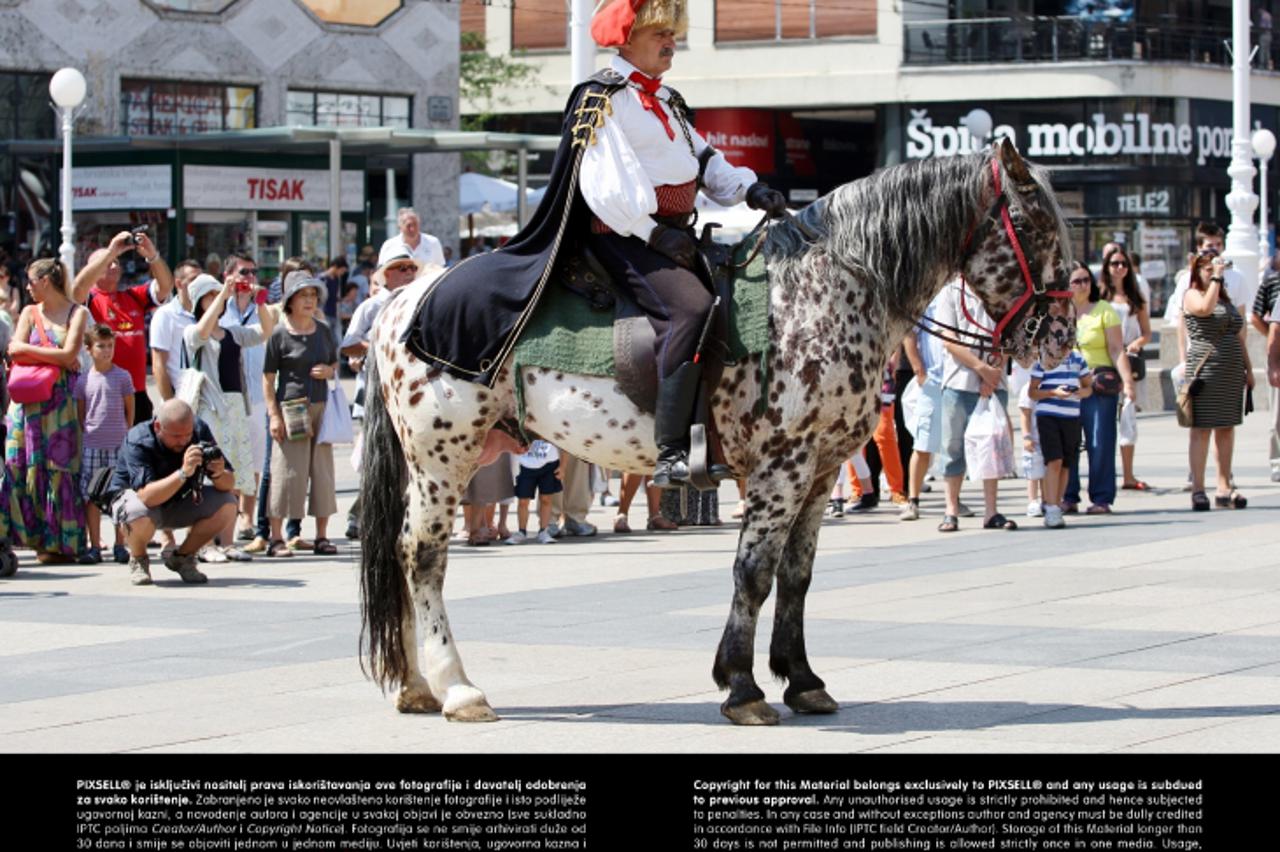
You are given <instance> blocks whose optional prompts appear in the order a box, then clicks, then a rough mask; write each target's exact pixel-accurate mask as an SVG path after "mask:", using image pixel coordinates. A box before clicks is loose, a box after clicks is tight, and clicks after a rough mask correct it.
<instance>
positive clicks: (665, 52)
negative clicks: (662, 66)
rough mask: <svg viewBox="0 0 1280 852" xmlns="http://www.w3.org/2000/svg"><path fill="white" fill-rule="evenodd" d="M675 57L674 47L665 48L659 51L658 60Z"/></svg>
mask: <svg viewBox="0 0 1280 852" xmlns="http://www.w3.org/2000/svg"><path fill="white" fill-rule="evenodd" d="M675 55H676V49H675V48H674V47H664V48H662V49H661V50H659V51H658V58H660V59H669V58H671V57H672V56H675Z"/></svg>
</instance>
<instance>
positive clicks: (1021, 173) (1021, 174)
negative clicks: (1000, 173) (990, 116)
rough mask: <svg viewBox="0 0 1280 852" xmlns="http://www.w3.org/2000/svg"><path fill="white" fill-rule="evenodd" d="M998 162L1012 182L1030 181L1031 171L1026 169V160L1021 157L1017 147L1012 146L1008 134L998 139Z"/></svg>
mask: <svg viewBox="0 0 1280 852" xmlns="http://www.w3.org/2000/svg"><path fill="white" fill-rule="evenodd" d="M1000 162H1001V163H1002V164H1003V165H1004V170H1005V172H1006V173H1007V174H1008V175H1009V177H1011V178H1013V180H1014V182H1016V183H1029V182H1030V181H1031V172H1030V170H1028V169H1027V163H1026V161H1025V160H1023V159H1022V155H1021V154H1019V153H1018V149H1017V148H1015V147H1013V142H1012V141H1010V139H1009V137H1008V136H1006V137H1004V138H1003V139H1001V140H1000Z"/></svg>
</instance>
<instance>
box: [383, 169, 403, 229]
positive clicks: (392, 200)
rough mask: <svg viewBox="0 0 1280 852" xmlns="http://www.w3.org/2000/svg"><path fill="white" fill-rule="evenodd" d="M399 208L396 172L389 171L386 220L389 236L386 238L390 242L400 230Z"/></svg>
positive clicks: (393, 170)
mask: <svg viewBox="0 0 1280 852" xmlns="http://www.w3.org/2000/svg"><path fill="white" fill-rule="evenodd" d="M397 206H398V202H397V201H396V170H395V169H387V220H386V221H387V236H386V239H388V240H389V239H391V238H392V237H394V236H395V235H396V234H397V233H398V232H399V230H400V222H399V220H398V219H397V218H396V208H397Z"/></svg>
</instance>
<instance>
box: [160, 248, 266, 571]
mask: <svg viewBox="0 0 1280 852" xmlns="http://www.w3.org/2000/svg"><path fill="white" fill-rule="evenodd" d="M235 262H236V256H235V255H233V256H232V258H231V259H230V260H229V261H228V262H227V269H228V270H229V271H228V274H227V279H226V281H225V282H219V281H218V280H217V279H216V278H214V277H213V276H212V275H200V276H197V277H196V280H195V281H192V282H191V286H190V295H191V309H192V313H193V314H194V315H195V318H196V322H195V324H194V325H189V326H187V327H186V328H185V329H184V330H183V332H182V341H183V345H184V347H185V353H186V361H187V363H188V364H191V365H192V366H193V367H194V368H195V370H196V371H198V373H190V374H189V375H191V376H192V377H193V378H194V377H195V376H197V375H198V376H199V377H200V378H199V379H197V380H196V382H197V384H198V385H199V391H198V396H197V397H196V406H195V410H196V415H197V416H198V417H200V419H202V420H203V421H204V422H205V423H207V424H209V427H210V428H211V429H212V430H213V434H214V435H215V436H216V437H217V439H218V440H219V442H220V443H221V445H222V447H223V451H224V452H225V453H226V455H227V458H228V460H229V461H230V462H231V465H232V467H233V468H234V469H235V471H236V484H235V488H236V490H237V491H238V492H239V494H241V495H243V494H253V493H254V488H255V487H256V483H255V482H254V478H253V446H252V441H253V438H252V431H251V429H250V426H249V421H250V412H251V408H250V401H249V397H250V392H249V379H248V376H247V375H246V369H245V362H246V359H245V357H244V353H245V352H246V351H248V350H250V349H251V348H253V347H260V346H261V345H262V343H263V341H264V340H265V339H266V336H267V335H270V334H271V332H272V330H273V329H274V328H275V319H274V317H273V316H272V314H271V312H270V311H264V312H263V314H262V316H261V318H260V322H255V323H252V324H249V325H243V324H240V323H232V324H230V325H228V324H225V323H224V322H223V318H224V312H225V311H226V309H227V306H228V304H230V303H231V302H232V300H234V298H235V290H236V288H237V287H238V286H239V284H238V282H239V279H238V278H237V276H236V275H235V273H234V272H233V271H231V270H233V269H235V268H236V267H235V266H233V264H234V263H235ZM240 268H243V266H242V267H240ZM258 382H259V385H261V373H260V371H259V378H258ZM180 393H183V394H186V393H189V391H188V390H187V389H186V388H185V387H184V388H181V389H180ZM220 540H221V545H222V546H221V547H218V546H217V545H216V544H210V545H207V546H206V547H205V549H204V550H202V551H201V552H200V558H201V560H202V561H205V562H226V561H227V560H228V559H231V560H235V561H238V562H247V561H249V560H251V559H252V558H253V557H251V556H249V554H247V553H245V552H244V551H242V550H240V549H238V548H236V547H234V546H233V542H234V541H235V528H234V526H229V527H228V528H227V529H226V530H224V531H222V532H221V533H220Z"/></svg>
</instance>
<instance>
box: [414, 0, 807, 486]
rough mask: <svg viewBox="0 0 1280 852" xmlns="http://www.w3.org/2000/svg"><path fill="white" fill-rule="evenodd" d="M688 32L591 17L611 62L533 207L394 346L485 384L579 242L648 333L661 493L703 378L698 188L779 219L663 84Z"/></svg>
mask: <svg viewBox="0 0 1280 852" xmlns="http://www.w3.org/2000/svg"><path fill="white" fill-rule="evenodd" d="M687 29H688V17H687V13H686V8H685V0H612V2H610V3H609V4H608V5H606V6H605V7H604V8H603V9H602V10H601V11H600V12H599V13H597V14H596V16H595V18H594V19H593V20H592V25H591V34H592V37H593V38H594V39H595V41H596V43H597V44H599V45H600V46H602V47H616V48H618V56H616V57H615V58H614V59H613V60H612V62H611V63H610V67H609V68H608V69H605V70H603V71H600V72H598V73H596V74H595V75H593V76H592V77H591V78H590V79H589V80H587V81H585V82H583V83H581V84H579V85H578V86H577V87H575V89H574V92H573V94H572V95H571V97H570V99H569V105H568V108H567V110H566V113H565V122H564V140H563V142H562V143H561V146H560V150H559V152H558V153H557V155H556V161H555V164H554V165H553V166H552V174H551V181H550V184H549V185H548V187H547V193H546V196H545V198H544V200H543V202H542V204H540V205H539V207H538V210H537V211H536V213H535V214H534V216H533V218H532V219H531V220H530V222H529V224H528V225H527V226H526V227H525V228H524V230H522V231H521V232H520V234H518V235H516V237H514V238H513V239H512V240H511V242H510V243H508V245H507V246H506V247H505V248H504V249H502V250H500V251H497V252H493V253H492V254H488V255H482V256H480V257H477V258H473V259H468V260H467V261H465V262H463V263H460V264H458V265H457V266H455V267H453V268H452V269H451V270H449V272H448V273H446V274H445V275H444V276H442V277H441V278H440V279H439V281H438V282H437V284H436V285H435V286H434V287H433V288H432V290H431V291H430V292H428V294H427V295H426V296H425V297H424V300H423V303H422V308H421V310H420V313H419V315H418V321H417V322H416V323H414V324H412V325H411V327H410V328H409V330H408V331H407V332H406V333H405V335H404V337H403V338H402V342H403V343H405V345H406V346H408V347H409V349H410V350H411V351H412V352H413V353H414V354H415V355H417V356H418V357H420V358H422V359H424V360H426V361H427V362H429V363H431V364H433V365H434V366H436V367H438V368H439V369H441V370H443V371H445V372H447V373H450V374H452V375H456V376H460V377H462V378H467V379H471V380H473V381H478V382H482V383H485V384H488V385H489V386H492V385H493V383H494V382H495V381H496V379H497V372H498V368H499V366H500V365H501V364H502V363H503V362H504V361H505V359H506V358H507V356H508V355H509V354H510V352H511V349H512V348H513V347H514V346H515V343H516V340H517V339H518V337H519V335H520V332H521V331H522V330H523V328H524V326H525V324H526V323H527V321H528V319H529V317H530V316H531V314H532V312H533V309H534V308H535V306H536V304H537V302H538V300H539V298H540V297H541V294H542V292H543V291H544V289H545V287H546V285H547V283H548V280H549V279H550V278H551V275H552V271H553V269H554V268H555V264H556V261H557V258H558V254H559V250H560V247H561V245H562V244H564V243H566V242H570V241H575V240H576V241H579V242H585V243H586V244H587V245H589V246H590V248H591V250H592V252H593V253H594V254H595V255H596V257H597V258H598V259H599V261H600V262H601V263H602V264H603V265H604V266H605V268H606V269H607V270H608V271H609V273H610V275H611V276H612V277H613V279H614V281H615V284H616V285H617V286H618V287H620V288H623V289H624V290H626V291H627V292H628V293H629V295H630V296H631V297H632V299H634V300H635V302H636V304H637V306H638V307H640V308H641V310H643V311H645V313H647V314H648V316H649V318H650V320H651V321H652V323H653V327H654V331H655V342H654V346H655V354H656V356H657V364H658V378H659V385H658V399H657V411H656V416H655V420H656V423H655V438H656V441H657V444H658V464H657V467H656V468H655V470H654V474H653V484H654V485H657V486H659V487H666V486H668V485H670V484H672V483H673V482H680V481H683V480H685V479H687V478H688V476H689V468H688V452H689V425H690V420H691V418H692V416H693V406H694V403H695V398H696V396H697V390H698V384H699V381H700V372H701V365H700V364H696V363H694V362H693V357H694V355H695V352H696V350H697V346H698V339H699V336H700V334H701V332H702V328H703V325H704V323H705V322H706V319H707V315H708V312H709V311H710V310H711V304H712V301H713V300H712V296H711V294H710V291H709V289H708V287H707V285H706V284H704V283H703V281H702V280H701V279H700V278H699V277H698V275H697V274H696V273H695V272H694V271H693V270H695V269H696V268H697V266H698V264H699V263H700V260H699V258H698V251H697V243H696V240H695V237H694V233H693V229H692V227H691V225H692V221H693V217H692V214H693V210H694V200H695V198H696V196H697V192H698V188H699V184H700V183H701V188H702V190H703V192H704V193H706V194H707V195H708V196H709V197H710V198H712V199H713V200H715V201H716V202H718V203H720V204H724V205H733V204H737V203H739V202H741V201H744V200H745V201H746V202H747V204H748V205H750V206H751V207H753V208H755V209H757V210H766V211H768V212H769V213H770V214H771V215H774V216H780V215H782V214H783V213H784V212H785V210H786V199H785V198H784V197H783V195H782V193H780V192H778V191H777V190H775V189H771V188H769V187H768V186H766V185H764V184H763V183H760V182H759V181H757V180H756V175H755V173H754V172H752V171H751V170H750V169H746V168H735V167H734V166H731V165H729V163H728V162H727V161H726V160H725V158H724V156H723V155H722V154H720V153H719V152H717V151H715V149H713V148H711V147H710V146H709V145H707V142H706V140H704V139H703V138H702V136H700V135H699V134H698V132H697V131H696V130H695V129H694V128H693V126H692V123H691V121H690V117H689V111H688V108H687V107H686V105H685V103H684V100H683V99H682V98H681V97H680V95H679V94H678V93H677V92H675V91H673V90H672V89H670V88H668V87H667V86H666V85H664V84H663V83H662V80H661V77H662V75H663V74H664V73H666V72H667V70H669V69H670V68H671V63H672V59H673V57H674V56H675V46H676V39H677V38H678V37H679V36H680V35H682V34H683V33H684V32H685V30H687Z"/></svg>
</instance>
